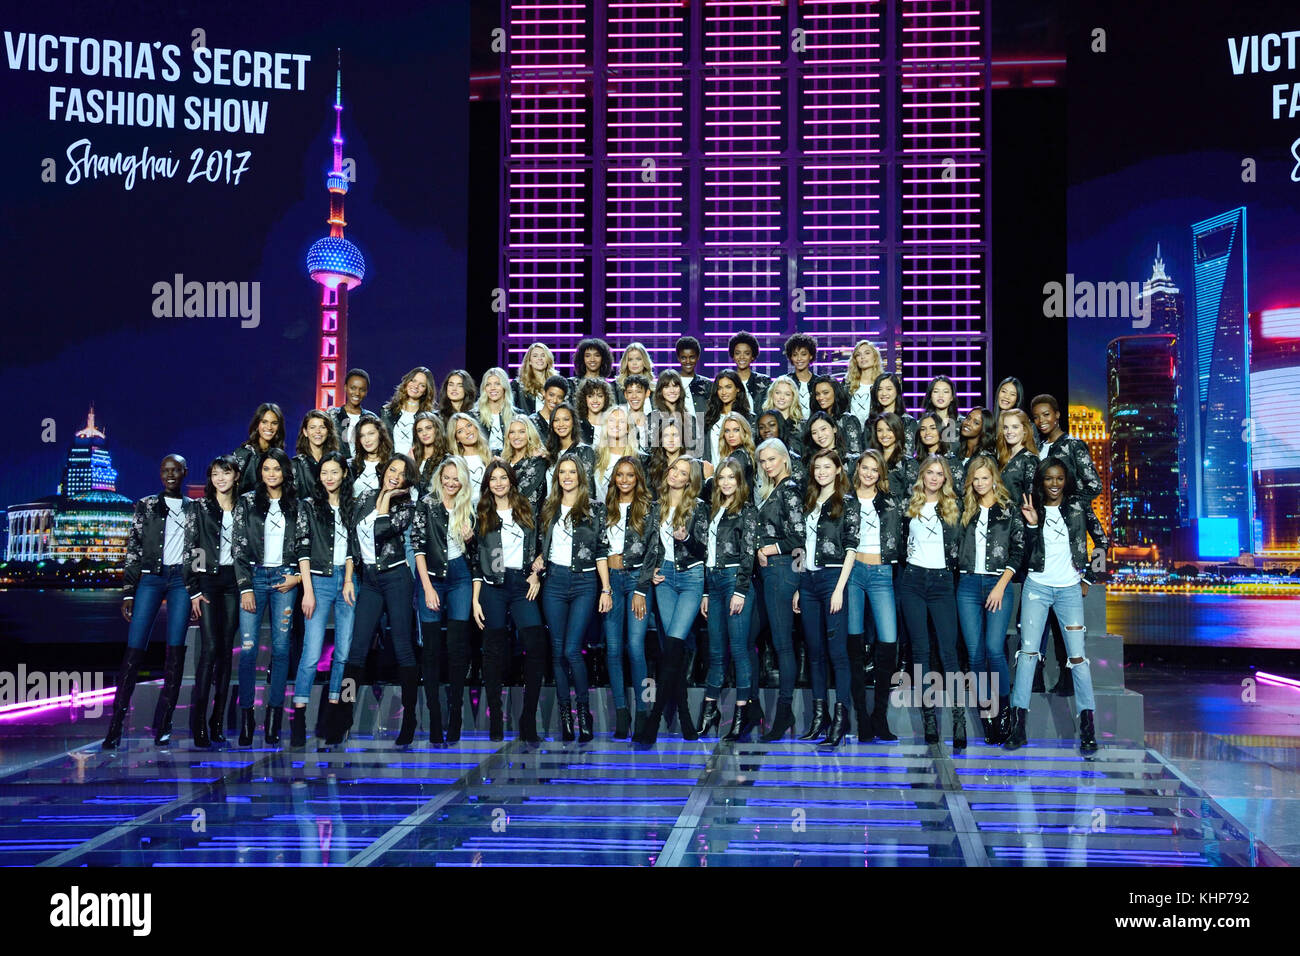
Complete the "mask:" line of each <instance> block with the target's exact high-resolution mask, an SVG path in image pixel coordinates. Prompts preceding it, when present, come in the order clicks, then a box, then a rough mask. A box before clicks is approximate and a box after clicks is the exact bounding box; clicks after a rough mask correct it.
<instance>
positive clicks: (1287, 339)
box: [1250, 307, 1300, 558]
mask: <svg viewBox="0 0 1300 956" xmlns="http://www.w3.org/2000/svg"><path fill="white" fill-rule="evenodd" d="M1297 395H1300V307H1291V308H1283V309H1265V310H1263V311H1262V312H1252V313H1251V314H1250V407H1251V412H1252V414H1253V416H1254V418H1253V428H1254V434H1253V436H1251V437H1252V438H1253V443H1252V450H1253V451H1252V455H1251V458H1252V462H1253V464H1254V468H1255V473H1254V482H1255V485H1254V487H1255V506H1256V514H1257V516H1258V519H1259V525H1260V528H1259V531H1260V534H1259V540H1258V541H1256V543H1255V548H1256V551H1257V552H1258V553H1259V554H1262V555H1264V556H1266V557H1268V556H1272V557H1275V558H1281V557H1284V556H1285V557H1287V558H1294V557H1296V556H1300V432H1298V431H1297V430H1296V426H1295V402H1296V396H1297Z"/></svg>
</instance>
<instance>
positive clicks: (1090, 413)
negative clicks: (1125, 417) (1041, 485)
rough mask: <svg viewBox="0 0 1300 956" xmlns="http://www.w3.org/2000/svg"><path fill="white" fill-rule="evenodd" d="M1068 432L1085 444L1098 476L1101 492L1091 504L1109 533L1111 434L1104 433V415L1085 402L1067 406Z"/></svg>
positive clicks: (1108, 533)
mask: <svg viewBox="0 0 1300 956" xmlns="http://www.w3.org/2000/svg"><path fill="white" fill-rule="evenodd" d="M1070 434H1071V435H1073V436H1074V437H1075V438H1077V439H1079V440H1080V441H1082V442H1083V443H1084V444H1086V445H1087V446H1088V454H1089V455H1091V456H1092V463H1093V464H1094V465H1095V466H1096V467H1097V475H1098V477H1099V478H1101V494H1099V495H1098V496H1097V498H1096V500H1094V501H1093V503H1092V509H1093V511H1095V512H1096V514H1097V517H1098V518H1099V519H1100V520H1101V526H1102V527H1103V528H1105V529H1106V534H1107V535H1108V536H1109V535H1110V534H1111V531H1110V529H1111V509H1110V436H1109V435H1107V434H1106V416H1105V414H1104V413H1103V412H1102V411H1101V409H1099V408H1088V407H1087V406H1086V405H1073V406H1071V407H1070Z"/></svg>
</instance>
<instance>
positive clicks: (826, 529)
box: [804, 495, 862, 568]
mask: <svg viewBox="0 0 1300 956" xmlns="http://www.w3.org/2000/svg"><path fill="white" fill-rule="evenodd" d="M829 509H830V502H829V501H824V502H822V504H821V506H820V507H819V508H818V509H817V553H816V554H815V555H814V556H813V557H814V560H816V562H817V567H818V568H835V567H840V566H842V565H843V564H844V557H845V554H846V553H847V552H849V551H856V550H857V549H858V535H859V533H860V530H861V524H862V509H861V507H860V506H859V505H858V499H857V497H856V496H854V495H847V496H845V498H844V510H843V511H842V512H841V513H840V516H839V518H832V517H831V516H830V510H829ZM812 516H813V512H811V511H810V512H808V513H807V514H806V515H805V516H804V521H805V522H806V521H810V520H812ZM805 527H806V526H805ZM806 563H807V562H806V561H805V564H806Z"/></svg>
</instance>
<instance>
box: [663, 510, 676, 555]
mask: <svg viewBox="0 0 1300 956" xmlns="http://www.w3.org/2000/svg"><path fill="white" fill-rule="evenodd" d="M676 540H677V539H676V538H674V537H673V519H672V515H669V516H668V517H666V518H664V520H663V521H662V522H660V524H659V544H660V545H661V546H662V547H663V550H664V558H663V559H664V561H665V562H668V563H671V562H672V561H674V560H675V559H676V555H677V551H676V549H675V545H674V544H673V542H674V541H676Z"/></svg>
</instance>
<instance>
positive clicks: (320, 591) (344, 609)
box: [293, 564, 354, 707]
mask: <svg viewBox="0 0 1300 956" xmlns="http://www.w3.org/2000/svg"><path fill="white" fill-rule="evenodd" d="M343 571H344V567H343V565H341V564H336V565H334V573H333V574H313V575H312V578H311V587H312V593H313V594H314V595H316V610H315V611H313V612H312V615H311V617H309V618H306V619H305V621H304V628H303V637H302V657H300V658H298V673H297V676H295V677H294V679H293V705H294V706H295V707H303V706H306V705H307V704H309V703H310V702H311V686H312V684H313V683H314V682H315V680H316V664H317V663H318V662H319V661H320V654H321V648H322V647H324V645H325V626H326V625H327V624H328V623H329V619H330V611H333V612H334V656H333V658H332V659H331V661H330V689H329V693H330V698H329V699H330V700H334V701H336V700H338V699H339V692H340V691H341V690H342V689H343V668H344V667H345V666H346V665H347V662H348V650H349V649H350V648H351V647H352V615H353V611H354V608H353V606H352V605H351V604H349V603H348V602H347V601H345V600H343Z"/></svg>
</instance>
